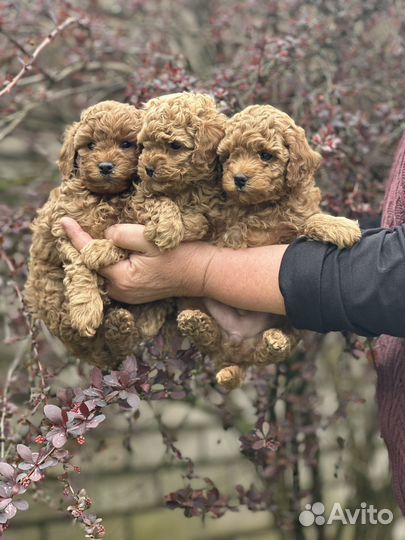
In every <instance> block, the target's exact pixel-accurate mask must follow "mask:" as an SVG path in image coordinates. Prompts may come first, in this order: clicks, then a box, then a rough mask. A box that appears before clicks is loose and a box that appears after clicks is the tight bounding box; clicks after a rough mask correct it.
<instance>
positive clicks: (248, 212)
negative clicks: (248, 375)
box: [181, 105, 361, 388]
mask: <svg viewBox="0 0 405 540" xmlns="http://www.w3.org/2000/svg"><path fill="white" fill-rule="evenodd" d="M218 154H219V156H220V160H221V162H222V166H223V176H222V183H223V188H224V191H225V192H226V194H227V202H226V204H225V206H224V207H223V211H222V219H220V220H218V221H217V224H216V231H215V243H216V244H217V245H221V246H226V247H231V248H234V249H238V248H243V247H250V246H262V245H270V244H275V243H284V242H287V243H288V242H291V241H292V240H294V239H295V238H297V237H298V236H300V235H305V236H309V237H311V238H313V239H316V240H320V241H323V242H331V243H333V244H336V245H337V246H339V247H341V248H344V247H349V246H351V245H353V244H354V243H355V242H357V241H358V240H359V239H360V236H361V232H360V229H359V226H358V224H357V223H356V222H354V221H351V220H348V219H346V218H336V217H332V216H328V215H325V214H322V213H321V212H320V206H319V205H320V200H321V194H320V190H319V188H318V187H316V186H315V180H314V176H315V172H316V170H317V168H318V167H319V164H320V161H321V156H320V155H319V154H318V153H317V152H314V151H313V150H312V149H311V148H310V147H309V145H308V142H307V140H306V137H305V132H304V130H303V129H302V128H300V127H298V126H297V125H296V124H295V122H294V121H293V120H292V119H291V118H290V117H289V116H288V115H287V114H285V113H283V112H282V111H280V110H278V109H276V108H274V107H272V106H270V105H253V106H250V107H247V108H246V109H244V110H243V111H242V112H240V113H238V114H236V115H234V116H233V117H232V118H231V119H229V120H228V122H227V126H226V134H225V137H224V138H223V139H222V141H221V142H220V144H219V147H218ZM199 316H200V317H201V315H199ZM195 317H196V316H195V315H194V320H190V317H189V318H188V320H187V324H188V327H193V331H192V334H193V335H192V339H193V340H194V342H195V343H196V344H197V345H198V346H199V347H200V348H201V347H202V348H203V349H204V348H205V351H206V352H213V348H212V347H211V348H210V347H207V346H206V344H207V342H210V343H215V347H216V348H217V349H218V346H219V344H221V341H220V330H219V328H218V325H217V324H216V322H215V320H214V319H212V318H210V321H208V320H207V318H205V319H204V324H203V325H199V324H198V321H196V320H195ZM181 322H182V323H183V326H184V324H185V321H181ZM208 325H211V333H212V334H211V336H210V337H208V336H207V335H206V332H207V327H208ZM277 327H278V328H271V329H269V330H266V331H265V332H264V333H263V335H262V338H261V340H260V342H259V344H258V345H257V346H256V347H255V350H254V352H253V353H250V358H248V360H246V358H243V357H242V361H241V365H240V366H235V365H233V364H232V363H231V362H230V365H229V366H227V367H225V368H224V369H222V370H221V371H220V372H219V373H218V375H217V380H218V382H220V383H221V384H224V385H225V386H227V387H228V388H233V387H235V386H237V385H238V384H239V383H240V381H241V380H242V379H243V374H244V372H245V370H246V367H247V366H248V365H249V364H252V363H254V364H263V363H268V362H274V361H279V360H282V359H284V358H285V357H286V356H287V355H288V354H289V352H290V351H291V348H292V347H293V346H294V345H295V343H296V342H297V341H298V339H299V338H298V335H297V333H296V332H295V331H294V330H293V329H292V328H291V327H290V325H289V324H288V321H287V319H286V318H282V317H280V318H279V321H278V324H277ZM185 333H186V334H188V335H190V331H188V332H187V331H186V332H185ZM221 349H222V351H221V354H222V355H223V358H224V360H226V359H227V358H232V353H231V354H230V353H229V351H232V348H231V347H230V345H229V344H224V343H222V344H221ZM233 354H234V357H235V353H233Z"/></svg>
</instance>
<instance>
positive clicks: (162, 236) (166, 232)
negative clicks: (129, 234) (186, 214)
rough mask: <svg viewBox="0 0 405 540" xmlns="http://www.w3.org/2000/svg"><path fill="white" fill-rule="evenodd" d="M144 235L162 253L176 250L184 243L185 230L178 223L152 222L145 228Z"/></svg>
mask: <svg viewBox="0 0 405 540" xmlns="http://www.w3.org/2000/svg"><path fill="white" fill-rule="evenodd" d="M144 235H145V238H146V239H147V240H149V241H150V242H152V243H153V244H155V246H156V247H158V248H159V249H160V250H161V251H165V250H169V249H174V248H176V247H177V246H178V245H179V244H180V243H181V242H182V241H183V238H184V228H183V226H182V224H181V222H177V221H172V222H167V221H163V220H160V221H157V222H155V223H154V222H152V221H151V222H149V223H148V224H147V225H146V226H145V231H144Z"/></svg>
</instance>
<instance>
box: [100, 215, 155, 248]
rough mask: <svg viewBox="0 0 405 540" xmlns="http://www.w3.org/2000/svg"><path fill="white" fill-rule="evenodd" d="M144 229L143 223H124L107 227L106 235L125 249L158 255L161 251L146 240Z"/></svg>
mask: <svg viewBox="0 0 405 540" xmlns="http://www.w3.org/2000/svg"><path fill="white" fill-rule="evenodd" d="M144 229H145V227H144V226H143V225H138V224H134V223H123V224H120V225H113V226H112V227H109V228H108V229H106V231H105V233H104V236H105V237H106V238H108V239H109V240H112V242H114V244H115V245H116V246H118V247H121V248H123V249H128V250H129V251H136V252H138V253H144V254H145V255H149V256H153V255H158V254H159V253H160V252H159V250H158V248H157V247H156V246H154V245H153V244H152V243H151V242H148V240H146V238H145V236H144V234H143V231H144Z"/></svg>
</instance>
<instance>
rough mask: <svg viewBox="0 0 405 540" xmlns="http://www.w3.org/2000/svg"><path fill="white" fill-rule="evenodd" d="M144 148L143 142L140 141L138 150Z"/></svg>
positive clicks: (140, 150)
mask: <svg viewBox="0 0 405 540" xmlns="http://www.w3.org/2000/svg"><path fill="white" fill-rule="evenodd" d="M143 149H144V146H143V144H142V143H139V144H138V152H142V150H143Z"/></svg>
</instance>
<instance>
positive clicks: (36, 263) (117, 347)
mask: <svg viewBox="0 0 405 540" xmlns="http://www.w3.org/2000/svg"><path fill="white" fill-rule="evenodd" d="M141 120H142V113H141V111H139V110H137V109H136V108H135V107H133V106H131V105H126V104H122V103H118V102H115V101H104V102H101V103H98V104H97V105H94V106H93V107H90V108H88V109H87V110H85V111H83V113H82V114H81V117H80V121H79V122H75V123H74V124H73V125H71V126H70V127H69V128H68V129H67V130H66V132H65V137H64V143H63V146H62V150H61V154H60V159H59V168H60V171H61V173H62V176H63V181H62V184H61V186H60V187H57V188H55V189H54V190H53V191H52V192H51V194H50V197H49V200H48V202H47V203H46V204H45V205H44V206H43V207H42V208H41V209H40V210H39V211H38V216H37V218H36V219H35V221H34V222H33V225H32V232H33V238H32V247H31V253H30V262H29V275H28V280H27V283H26V286H25V299H26V303H27V306H28V309H29V310H30V312H31V313H32V315H33V318H34V320H43V321H44V323H45V324H46V325H47V326H48V328H49V330H50V331H51V333H53V334H54V335H56V336H58V337H59V338H60V339H61V340H62V342H63V343H64V344H65V345H66V347H67V348H68V350H69V351H70V352H71V353H73V354H74V355H76V356H78V357H79V358H82V359H85V360H88V361H90V362H92V363H94V364H97V365H99V366H101V367H106V366H109V367H110V366H114V365H116V364H118V363H119V362H120V361H121V360H123V358H125V356H127V355H128V354H129V353H130V352H131V351H132V349H133V347H134V345H135V342H136V341H137V340H138V339H139V337H140V336H141V335H142V329H141V328H140V327H139V324H137V320H142V319H143V320H144V321H145V320H146V319H150V318H151V317H145V313H143V311H144V310H145V309H147V308H146V307H145V308H144V307H143V306H138V307H136V308H135V307H134V308H129V307H124V306H123V305H119V304H117V303H114V302H110V301H109V300H108V298H107V296H106V294H105V283H104V280H103V279H102V278H101V277H100V276H98V275H97V273H96V272H95V271H96V270H98V269H100V268H102V267H104V266H108V265H110V264H113V263H115V262H118V261H119V260H122V259H124V258H126V257H127V256H128V255H127V252H125V251H124V250H121V249H118V248H116V247H115V246H114V245H113V244H112V242H110V241H109V240H106V239H104V231H105V229H106V228H107V227H109V226H110V225H113V224H115V223H117V222H118V221H119V220H120V217H121V214H122V211H123V208H124V206H125V204H126V202H127V200H128V198H129V197H130V196H131V194H132V192H133V190H134V182H136V181H137V180H138V177H137V173H136V170H137V162H138V153H139V151H138V145H137V136H138V133H139V131H140V127H141ZM63 216H70V217H72V218H74V219H75V220H77V221H78V223H79V224H80V225H81V226H82V228H83V229H84V230H85V231H86V232H88V233H89V234H90V235H91V236H92V237H93V238H95V240H94V241H93V242H91V243H90V244H88V245H87V246H86V248H85V249H83V250H82V252H81V253H79V252H78V251H77V250H76V249H75V248H74V247H73V246H72V244H71V243H70V241H69V239H68V238H67V237H66V235H65V232H64V230H63V227H62V225H61V223H60V220H61V218H62V217H63ZM151 309H154V308H153V307H152V308H151ZM154 315H156V316H154V317H152V318H153V319H154V321H155V322H154V324H155V325H157V324H158V323H157V321H159V322H162V324H163V320H162V319H163V318H164V315H163V314H162V313H161V309H160V308H159V309H158V310H156V313H155V314H154Z"/></svg>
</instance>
